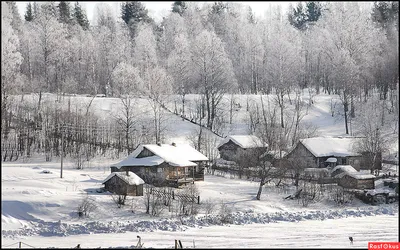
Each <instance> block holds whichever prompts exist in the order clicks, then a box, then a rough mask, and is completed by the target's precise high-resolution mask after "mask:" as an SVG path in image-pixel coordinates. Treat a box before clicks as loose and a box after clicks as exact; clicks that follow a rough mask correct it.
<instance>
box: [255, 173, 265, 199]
mask: <svg viewBox="0 0 400 250" xmlns="http://www.w3.org/2000/svg"><path fill="white" fill-rule="evenodd" d="M264 184H265V183H264V178H262V179H261V181H260V185H259V186H258V192H257V196H256V199H257V200H260V199H261V192H262V187H263V186H264Z"/></svg>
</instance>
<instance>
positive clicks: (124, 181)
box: [102, 171, 144, 196]
mask: <svg viewBox="0 0 400 250" xmlns="http://www.w3.org/2000/svg"><path fill="white" fill-rule="evenodd" d="M102 184H104V189H105V190H107V191H110V192H111V193H115V194H120V195H131V196H143V184H144V181H143V180H142V178H140V177H139V176H137V175H136V174H135V173H133V172H130V171H126V172H114V173H111V174H110V175H108V176H107V178H106V179H105V180H104V181H103V182H102Z"/></svg>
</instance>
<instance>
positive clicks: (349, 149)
mask: <svg viewBox="0 0 400 250" xmlns="http://www.w3.org/2000/svg"><path fill="white" fill-rule="evenodd" d="M358 139H359V138H355V137H314V138H307V139H302V140H300V142H301V143H302V144H303V145H304V146H305V147H306V148H307V149H308V150H309V151H310V152H311V153H312V154H313V155H314V156H315V157H325V156H334V157H346V156H358V155H360V154H359V153H357V152H355V151H354V149H353V145H354V143H355V141H356V140H358Z"/></svg>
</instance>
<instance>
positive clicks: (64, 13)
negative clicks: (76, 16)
mask: <svg viewBox="0 0 400 250" xmlns="http://www.w3.org/2000/svg"><path fill="white" fill-rule="evenodd" d="M58 10H59V17H58V18H59V19H58V20H59V21H60V22H61V23H70V21H71V13H70V6H69V2H65V1H60V3H59V4H58Z"/></svg>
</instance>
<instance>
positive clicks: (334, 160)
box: [325, 157, 337, 162]
mask: <svg viewBox="0 0 400 250" xmlns="http://www.w3.org/2000/svg"><path fill="white" fill-rule="evenodd" d="M325 162H337V159H336V158H335V157H330V158H328V159H327V160H326V161H325Z"/></svg>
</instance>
